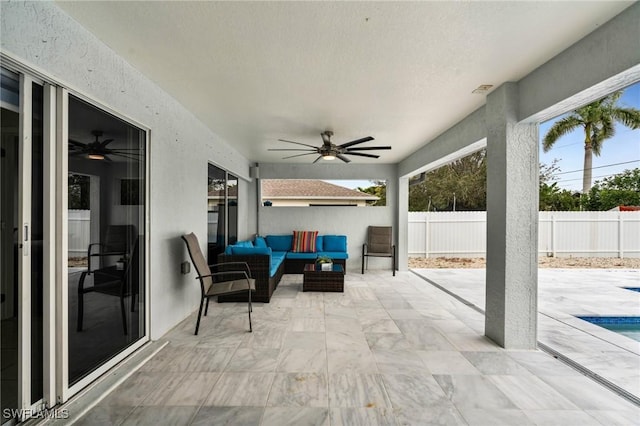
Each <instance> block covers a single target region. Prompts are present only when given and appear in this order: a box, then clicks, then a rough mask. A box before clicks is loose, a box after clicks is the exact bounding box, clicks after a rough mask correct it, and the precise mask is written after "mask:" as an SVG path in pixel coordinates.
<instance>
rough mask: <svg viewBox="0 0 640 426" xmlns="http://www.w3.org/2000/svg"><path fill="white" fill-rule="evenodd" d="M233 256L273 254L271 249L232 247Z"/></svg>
mask: <svg viewBox="0 0 640 426" xmlns="http://www.w3.org/2000/svg"><path fill="white" fill-rule="evenodd" d="M231 254H239V255H256V254H267V255H270V254H271V249H270V248H269V247H238V246H231Z"/></svg>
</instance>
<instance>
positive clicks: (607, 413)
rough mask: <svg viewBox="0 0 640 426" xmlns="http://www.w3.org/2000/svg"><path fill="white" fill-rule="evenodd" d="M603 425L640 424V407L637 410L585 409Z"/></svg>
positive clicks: (624, 425)
mask: <svg viewBox="0 0 640 426" xmlns="http://www.w3.org/2000/svg"><path fill="white" fill-rule="evenodd" d="M585 412H586V413H588V414H589V415H590V416H591V417H593V418H595V419H596V420H598V421H599V422H600V423H602V424H603V425H608V426H627V425H639V424H640V408H637V409H635V410H624V411H623V410H585Z"/></svg>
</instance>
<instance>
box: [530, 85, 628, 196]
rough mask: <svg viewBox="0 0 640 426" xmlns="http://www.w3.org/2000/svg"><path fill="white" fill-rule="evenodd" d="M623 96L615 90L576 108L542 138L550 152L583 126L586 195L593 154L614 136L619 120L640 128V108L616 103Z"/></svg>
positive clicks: (597, 152) (543, 143)
mask: <svg viewBox="0 0 640 426" xmlns="http://www.w3.org/2000/svg"><path fill="white" fill-rule="evenodd" d="M620 96H622V91H618V92H614V93H612V94H610V95H608V96H605V97H604V98H602V99H600V100H598V101H595V102H592V103H590V104H588V105H585V106H583V107H582V108H578V109H576V110H575V111H573V112H571V113H570V114H569V115H567V116H566V117H564V118H562V119H560V120H558V121H557V122H556V123H555V124H554V125H553V126H551V128H550V129H549V131H548V132H547V134H546V135H545V137H544V139H543V141H542V148H543V150H544V152H547V151H549V150H550V149H551V147H552V146H553V144H555V143H556V141H557V140H558V139H560V138H561V137H562V136H564V135H566V134H567V133H571V132H573V131H574V130H576V129H577V128H579V127H582V128H583V130H584V169H583V175H582V193H584V194H586V193H587V192H589V189H591V173H592V170H591V168H592V158H593V154H595V155H597V156H599V155H600V152H601V151H602V144H603V142H604V141H605V140H607V139H609V138H611V137H613V135H614V134H615V123H616V121H617V122H620V123H622V124H624V125H625V126H627V127H629V128H631V129H638V128H640V110H638V109H635V108H623V107H620V106H618V105H616V104H617V102H618V99H620Z"/></svg>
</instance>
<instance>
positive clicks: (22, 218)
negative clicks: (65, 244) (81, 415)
mask: <svg viewBox="0 0 640 426" xmlns="http://www.w3.org/2000/svg"><path fill="white" fill-rule="evenodd" d="M0 72H1V74H0V88H1V91H0V107H1V117H0V124H1V137H0V142H1V147H0V153H1V155H0V244H1V246H0V275H1V278H2V279H1V283H0V298H1V308H0V320H1V330H0V336H1V339H0V340H1V343H0V345H1V352H0V353H1V355H0V363H1V364H2V365H1V367H2V375H1V377H2V379H1V385H2V388H1V390H0V399H1V410H0V412H1V413H2V423H5V422H9V421H12V420H17V419H21V418H23V417H24V412H25V410H26V411H29V410H31V408H32V407H33V406H35V405H36V404H37V403H38V402H39V401H40V400H41V399H42V398H43V389H44V356H43V350H44V334H43V321H44V318H43V293H44V292H43V290H44V287H43V285H44V274H43V249H44V244H45V241H44V234H43V223H44V222H43V218H44V215H43V199H44V172H43V170H44V168H43V161H44V154H43V147H44V146H43V128H44V117H43V115H44V114H43V86H42V85H40V84H37V83H35V82H33V81H32V80H31V79H29V78H25V77H24V76H21V75H19V74H17V73H14V72H11V71H9V70H7V69H5V68H2V69H1V70H0Z"/></svg>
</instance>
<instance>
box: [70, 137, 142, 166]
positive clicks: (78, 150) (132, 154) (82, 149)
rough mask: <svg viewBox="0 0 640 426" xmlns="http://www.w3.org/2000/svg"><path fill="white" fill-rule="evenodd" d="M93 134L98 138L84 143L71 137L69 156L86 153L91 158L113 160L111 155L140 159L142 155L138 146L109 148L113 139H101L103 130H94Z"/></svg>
mask: <svg viewBox="0 0 640 426" xmlns="http://www.w3.org/2000/svg"><path fill="white" fill-rule="evenodd" d="M91 134H92V135H93V136H95V138H96V140H95V141H93V142H88V143H82V142H78V141H74V140H72V139H69V156H71V157H77V156H79V155H84V156H86V157H87V158H90V159H91V160H106V161H113V160H112V159H111V158H109V156H119V157H123V158H128V159H130V160H135V161H139V160H140V159H139V158H138V156H139V155H140V150H139V149H137V148H114V149H110V148H107V145H109V144H110V143H111V142H113V139H105V140H103V141H100V137H101V136H102V130H93V131H91Z"/></svg>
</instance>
